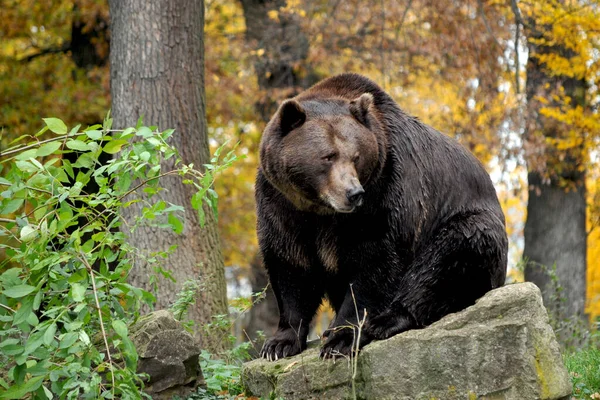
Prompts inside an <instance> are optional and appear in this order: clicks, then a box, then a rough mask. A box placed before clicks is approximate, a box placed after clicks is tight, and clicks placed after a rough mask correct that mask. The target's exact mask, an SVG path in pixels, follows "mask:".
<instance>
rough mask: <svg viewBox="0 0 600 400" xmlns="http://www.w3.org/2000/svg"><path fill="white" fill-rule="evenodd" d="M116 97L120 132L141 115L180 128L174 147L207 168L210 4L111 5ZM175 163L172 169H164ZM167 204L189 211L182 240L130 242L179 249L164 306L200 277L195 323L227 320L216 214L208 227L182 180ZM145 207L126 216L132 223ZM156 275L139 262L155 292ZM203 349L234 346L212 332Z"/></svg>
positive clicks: (152, 236)
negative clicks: (206, 60)
mask: <svg viewBox="0 0 600 400" xmlns="http://www.w3.org/2000/svg"><path fill="white" fill-rule="evenodd" d="M110 13H111V20H112V34H111V51H110V62H111V95H112V102H113V103H112V104H113V105H112V111H113V118H114V126H115V127H116V128H125V127H127V126H133V125H135V123H136V120H137V119H138V117H139V116H141V115H143V116H144V123H145V124H146V125H156V126H158V127H159V129H167V128H175V129H176V133H175V134H174V135H173V136H172V140H173V144H174V146H175V147H176V148H177V149H178V150H179V152H180V154H181V156H182V158H183V160H184V162H185V163H193V164H194V165H195V166H200V165H202V164H204V163H207V162H208V161H209V158H210V157H209V148H208V139H207V132H206V116H205V100H204V42H203V40H204V39H203V27H204V1H194V0H178V1H145V0H111V1H110ZM170 166H172V165H170V164H168V162H167V163H165V165H164V166H163V167H167V168H168V167H170ZM161 186H162V187H163V188H165V189H166V191H165V192H163V193H164V194H163V196H164V198H165V200H168V201H170V202H172V203H175V204H179V205H182V206H184V207H185V229H184V232H183V233H182V234H181V235H176V234H174V233H172V232H170V231H167V230H157V229H154V228H145V227H140V228H138V229H137V230H136V231H135V232H134V233H133V234H132V235H131V236H130V242H131V243H132V244H133V245H134V246H136V247H138V248H140V249H143V250H144V251H146V252H148V253H151V252H155V251H159V250H166V249H168V248H169V246H171V245H172V244H177V245H178V249H177V250H176V251H175V253H174V254H172V255H171V256H170V257H169V259H168V260H167V261H168V263H169V265H167V266H166V267H167V269H168V270H169V271H170V272H171V273H172V274H173V277H174V278H175V279H176V280H177V282H171V281H169V280H167V279H161V280H160V281H159V291H158V297H157V305H156V306H157V308H166V307H169V306H170V305H171V304H172V303H173V301H174V300H175V298H176V294H177V292H178V291H179V290H180V288H181V286H182V284H183V283H184V281H185V280H188V279H198V278H199V279H200V281H201V283H202V289H201V290H200V292H199V293H198V297H197V301H196V305H195V306H192V309H190V314H189V316H190V318H191V319H192V320H194V321H195V322H196V323H197V324H199V325H204V324H206V323H207V322H209V321H210V320H211V318H212V316H214V315H217V314H227V299H226V283H225V275H224V270H223V258H222V254H221V250H220V240H219V236H218V232H217V225H216V223H215V218H214V217H213V214H212V211H210V210H209V209H206V216H207V221H206V225H205V227H204V228H200V224H199V221H198V216H197V213H196V211H194V210H193V209H192V207H191V206H190V199H191V196H192V194H193V188H192V186H191V185H183V184H182V183H181V182H180V180H179V179H178V178H176V179H168V180H167V179H164V180H163V181H161ZM139 212H140V209H139V208H135V207H130V208H128V209H126V210H124V215H125V218H126V219H128V220H132V219H133V217H134V216H135V215H139ZM151 274H153V271H149V270H148V268H147V266H146V265H143V264H141V263H140V264H139V265H136V266H135V269H134V270H133V271H132V274H131V277H130V281H131V283H132V284H134V285H136V286H141V287H144V288H146V289H150V283H149V276H150V275H151ZM198 335H199V337H200V339H201V340H202V345H203V347H204V348H207V349H209V350H211V351H213V352H214V351H218V350H220V349H222V348H223V347H224V346H226V343H225V340H223V332H215V333H214V334H212V335H211V334H207V333H204V332H202V330H201V329H199V330H198Z"/></svg>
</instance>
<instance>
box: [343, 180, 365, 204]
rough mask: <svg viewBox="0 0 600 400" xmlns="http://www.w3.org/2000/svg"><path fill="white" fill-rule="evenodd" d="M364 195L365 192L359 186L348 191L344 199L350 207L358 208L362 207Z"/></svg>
mask: <svg viewBox="0 0 600 400" xmlns="http://www.w3.org/2000/svg"><path fill="white" fill-rule="evenodd" d="M364 193H365V190H364V189H363V188H362V186H360V185H359V186H358V187H353V188H352V189H350V190H348V191H347V192H346V198H347V199H348V202H350V204H351V205H352V207H360V206H361V205H362V201H363V194H364Z"/></svg>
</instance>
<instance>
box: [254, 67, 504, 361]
mask: <svg viewBox="0 0 600 400" xmlns="http://www.w3.org/2000/svg"><path fill="white" fill-rule="evenodd" d="M260 157H261V162H260V168H259V171H258V175H257V181H256V198H257V212H258V236H259V242H260V246H261V250H262V252H263V256H264V260H265V266H266V268H267V270H268V272H269V276H270V280H271V284H272V286H273V289H274V291H275V294H276V297H277V301H278V305H279V310H280V323H279V329H278V331H277V333H276V334H275V336H274V337H273V338H271V339H270V340H268V341H267V342H266V343H265V346H264V348H263V355H264V356H265V357H267V358H278V357H283V356H288V355H293V354H297V353H298V352H300V351H302V350H303V349H304V348H305V346H306V335H307V334H308V324H309V323H310V321H311V320H312V318H313V316H314V314H315V312H316V310H317V307H318V305H319V304H320V303H321V301H322V299H323V297H324V296H327V297H328V298H329V301H330V303H331V304H332V306H333V307H334V309H335V311H336V318H335V320H334V321H333V322H332V326H331V329H330V330H328V332H326V336H327V341H326V342H325V344H324V346H323V355H324V356H332V355H335V354H337V353H341V354H348V353H349V352H350V351H351V348H352V341H353V337H354V335H353V332H352V329H342V328H341V327H343V326H347V325H349V324H350V325H352V324H354V325H355V324H356V323H357V316H356V311H355V310H356V308H357V309H358V310H359V314H360V315H363V313H364V310H366V311H367V325H366V328H365V331H364V332H363V335H362V337H363V341H362V343H361V346H362V345H364V344H366V343H368V342H369V341H371V340H374V339H384V338H387V337H390V336H391V335H394V334H396V333H399V332H402V331H405V330H407V329H412V328H418V327H423V326H426V325H428V324H430V323H431V322H434V321H436V320H437V319H439V318H441V317H442V316H444V315H446V314H447V313H449V312H454V311H458V310H460V309H462V308H464V307H466V306H468V305H470V304H472V303H473V302H474V301H475V299H477V298H478V297H480V296H481V295H483V294H484V293H485V292H487V291H489V290H491V289H493V288H495V287H498V286H500V285H502V284H503V282H504V279H505V276H506V254H507V238H506V232H505V227H504V215H503V214H502V211H501V209H500V205H499V203H498V199H497V196H496V193H495V190H494V187H493V185H492V183H491V181H490V178H489V176H488V174H487V173H486V171H485V169H484V168H483V166H482V165H481V164H480V163H479V162H478V161H477V160H476V159H475V158H474V157H473V156H472V155H471V154H470V153H469V152H468V151H467V150H465V149H464V148H463V147H462V146H460V145H459V144H458V143H457V142H456V141H455V140H453V139H451V138H449V137H447V136H445V135H442V134H440V133H439V132H437V131H435V130H434V129H432V128H430V127H428V126H426V125H424V124H422V123H421V122H419V121H418V120H417V119H416V118H413V117H410V116H408V115H406V114H405V113H404V112H403V111H402V110H400V108H399V107H398V106H397V105H396V103H395V102H394V101H393V100H392V99H391V98H390V97H389V96H388V95H387V94H386V93H385V92H384V91H383V90H381V88H379V87H378V86H377V85H376V84H375V83H373V82H372V81H370V80H369V79H367V78H365V77H362V76H360V75H356V74H343V75H339V76H336V77H333V78H330V79H327V80H325V81H322V82H321V83H319V84H317V85H315V86H314V87H312V88H311V89H309V90H307V91H305V92H303V93H301V94H300V95H299V96H297V97H295V98H294V99H291V100H287V101H285V102H284V103H283V104H282V105H281V107H280V109H279V110H278V112H277V113H276V114H275V116H274V117H273V119H272V120H271V121H270V122H269V124H268V125H267V127H266V128H265V131H264V133H263V138H262V142H261V148H260ZM363 192H364V193H363ZM355 306H356V308H355Z"/></svg>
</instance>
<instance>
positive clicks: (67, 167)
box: [62, 158, 75, 179]
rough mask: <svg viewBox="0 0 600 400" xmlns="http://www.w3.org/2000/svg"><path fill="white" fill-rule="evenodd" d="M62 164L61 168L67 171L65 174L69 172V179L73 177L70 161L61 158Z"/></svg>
mask: <svg viewBox="0 0 600 400" xmlns="http://www.w3.org/2000/svg"><path fill="white" fill-rule="evenodd" d="M62 164H63V168H64V170H65V171H66V172H67V174H69V176H70V177H71V179H74V178H75V174H74V173H73V167H72V166H71V161H69V160H65V159H64V158H63V160H62Z"/></svg>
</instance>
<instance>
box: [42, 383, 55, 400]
mask: <svg viewBox="0 0 600 400" xmlns="http://www.w3.org/2000/svg"><path fill="white" fill-rule="evenodd" d="M42 388H44V394H45V395H46V397H47V398H48V400H52V399H53V398H54V395H53V394H52V392H51V391H50V390H49V389H48V388H47V387H46V386H42Z"/></svg>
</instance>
